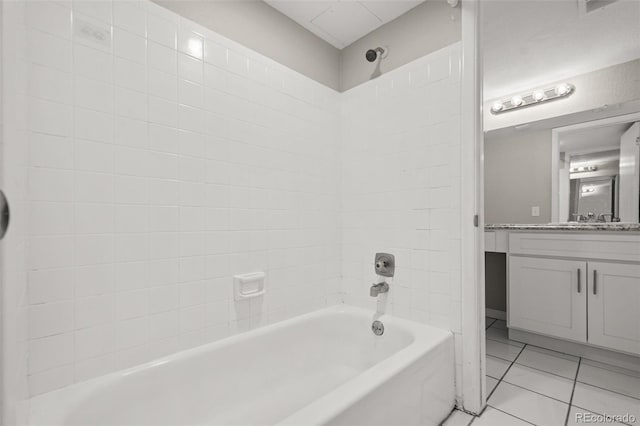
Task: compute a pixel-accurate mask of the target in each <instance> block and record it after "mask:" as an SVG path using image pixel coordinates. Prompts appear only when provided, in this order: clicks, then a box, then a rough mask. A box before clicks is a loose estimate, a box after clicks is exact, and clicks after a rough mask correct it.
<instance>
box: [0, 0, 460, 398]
mask: <svg viewBox="0 0 640 426" xmlns="http://www.w3.org/2000/svg"><path fill="white" fill-rule="evenodd" d="M15 4H18V2H15ZM24 4H26V5H28V6H27V7H26V8H24V11H23V12H24V13H23V15H24V18H22V19H19V20H16V21H15V22H14V26H15V27H19V29H20V30H21V31H24V32H25V33H26V35H27V36H26V37H24V38H25V39H26V40H27V42H26V46H25V47H22V46H21V45H20V43H19V41H20V38H19V37H15V38H13V39H12V40H11V43H9V45H12V44H13V45H15V50H16V51H17V52H19V54H20V55H22V56H24V57H25V58H26V66H25V67H24V68H25V72H24V76H25V77H23V79H24V80H26V84H25V88H24V90H23V91H22V92H21V93H23V97H24V99H26V101H25V102H24V105H25V110H26V112H27V113H28V114H26V115H28V117H29V120H28V122H27V123H26V124H25V127H26V130H27V131H25V132H23V133H24V134H23V135H22V139H20V138H18V137H14V138H12V139H11V140H12V141H14V142H16V143H15V144H13V145H11V149H13V150H16V149H21V147H22V146H24V147H26V148H28V150H26V149H25V150H24V152H21V153H20V155H22V156H23V157H24V158H25V162H26V164H24V165H23V164H21V163H17V164H16V169H18V168H20V167H23V169H24V166H27V167H28V169H24V171H19V173H16V174H15V176H18V177H20V176H22V177H27V176H28V180H26V181H25V182H20V181H18V182H16V183H15V185H14V186H15V187H17V188H20V184H21V183H22V188H24V193H26V194H27V197H28V199H27V201H28V207H29V208H28V209H27V208H26V206H25V208H24V211H28V212H29V214H25V215H24V217H25V223H24V226H23V229H25V230H26V231H25V234H26V238H25V239H26V242H27V244H26V245H22V246H20V247H26V250H23V251H16V252H13V254H14V255H15V256H16V257H15V258H16V259H19V260H20V256H22V257H23V258H24V260H23V262H26V264H27V265H26V267H24V268H22V266H21V264H20V263H19V262H17V263H16V264H15V265H16V267H15V271H14V272H15V273H16V274H20V272H21V271H23V269H24V270H25V271H27V274H26V275H27V276H26V277H25V278H24V280H23V281H24V282H27V284H28V286H27V289H26V291H24V293H26V294H22V293H21V291H22V287H20V285H19V282H21V281H19V280H14V281H12V282H15V283H16V285H15V288H14V289H13V290H14V291H15V292H16V293H17V295H16V297H15V300H16V304H17V305H18V306H19V307H20V308H23V311H21V310H20V309H19V310H18V312H17V313H16V315H15V318H16V321H15V323H16V325H17V326H18V327H19V325H20V324H25V325H26V324H28V327H25V330H24V332H23V333H22V334H23V335H24V336H23V338H24V343H25V345H26V349H25V351H26V352H28V357H26V358H27V366H26V367H25V368H26V370H27V371H26V374H24V375H25V376H26V377H27V378H28V392H29V394H30V395H36V394H39V393H43V392H47V391H50V390H53V389H56V388H59V387H62V386H66V385H68V384H71V383H74V382H78V381H82V380H87V379H90V378H92V377H95V376H98V375H102V374H106V373H108V372H111V371H114V370H116V369H120V368H124V367H128V366H131V365H136V364H139V363H142V362H145V361H147V360H150V359H153V358H156V357H159V356H162V355H165V354H169V353H172V352H175V351H177V350H180V349H184V348H188V347H191V346H195V345H199V344H202V343H205V342H208V341H212V340H216V339H219V338H223V337H225V336H227V335H229V334H233V333H237V332H242V331H246V330H249V329H251V328H254V327H257V326H261V325H264V324H267V323H269V322H272V321H278V320H282V319H285V318H287V317H290V316H294V315H297V314H300V313H303V312H307V311H309V310H313V309H316V308H319V307H322V306H324V305H326V304H331V303H337V302H340V301H342V300H343V298H344V299H345V300H346V301H347V302H348V303H353V304H356V305H361V306H366V307H375V305H374V303H375V302H374V301H373V300H372V299H371V298H369V296H368V288H369V286H370V284H371V283H372V281H373V280H374V274H373V255H374V253H375V252H377V251H389V252H391V253H394V254H395V255H396V259H397V262H398V270H397V277H396V279H395V280H394V281H393V282H392V291H391V293H390V295H389V300H385V299H384V298H382V300H383V301H382V302H381V304H380V306H379V308H381V309H386V310H388V311H390V312H393V313H394V314H397V315H400V316H403V317H409V318H412V319H415V320H418V321H421V322H425V323H429V324H433V325H437V326H440V327H444V328H447V329H451V330H453V331H454V332H456V333H457V334H456V337H457V343H458V346H457V347H459V341H460V337H461V336H460V235H459V229H458V228H457V226H456V224H457V223H459V220H458V219H459V215H460V211H459V205H460V189H459V187H460V167H459V161H460V152H459V151H460V148H459V137H460V136H459V125H458V122H459V113H460V89H459V73H460V46H459V44H455V45H452V46H450V47H448V48H445V49H443V50H441V51H438V52H436V53H434V54H431V55H429V56H427V57H425V58H422V59H420V60H417V61H415V62H413V63H411V64H409V65H407V66H405V67H403V68H400V69H398V70H395V71H393V72H391V73H389V74H387V75H385V76H383V77H381V78H379V79H376V80H374V81H372V82H369V83H366V84H363V85H362V86H359V87H357V88H355V89H352V90H350V91H348V92H346V93H344V94H341V95H338V94H337V93H335V92H333V91H332V90H330V89H327V88H325V87H323V86H321V85H320V84H318V83H316V82H313V81H311V80H309V79H307V78H305V77H302V76H300V75H299V74H296V73H295V72H293V71H291V70H288V69H287V68H285V67H283V66H281V65H279V64H277V63H275V62H273V61H271V60H269V59H266V58H264V57H262V56H260V55H258V54H256V53H255V52H252V51H250V50H248V49H246V48H244V47H242V46H240V45H238V44H236V43H233V42H231V41H229V40H227V39H224V38H223V37H220V36H219V35H217V34H215V33H212V32H210V31H208V30H206V29H204V28H202V27H199V26H197V25H195V24H193V23H191V22H189V21H186V20H184V19H182V18H179V17H178V16H177V15H174V14H172V13H171V12H168V11H167V10H165V9H162V8H160V7H158V6H157V5H155V4H153V3H150V2H147V1H137V0H132V1H126V0H119V1H117V2H115V1H114V2H112V1H110V0H101V1H97V0H95V1H89V0H74V1H72V2H59V1H53V0H50V1H49V0H47V1H45V0H43V1H34V0H29V1H28V2H25V3H24ZM15 16H18V15H17V14H16V15H15ZM72 16H73V22H72ZM45 18H46V19H45ZM86 26H90V27H91V28H93V29H94V30H96V31H97V32H98V33H99V34H102V35H105V39H104V40H102V41H96V40H92V39H90V38H87V37H86V36H84V35H83V32H82V31H80V30H79V28H83V27H86ZM7 28H8V27H7ZM14 29H15V28H14V27H12V31H13V30H14ZM6 31H8V30H6V29H5V30H3V35H5V36H6ZM12 35H13V34H12ZM8 58H9V56H8V55H7V53H6V52H3V60H6V59H8ZM18 65H19V64H17V63H16V66H15V67H14V68H11V67H8V68H7V67H5V69H15V70H21V69H22V67H21V66H18ZM3 79H4V81H5V82H8V81H14V80H11V79H10V78H8V77H6V76H4V77H3ZM20 102H21V101H19V100H16V101H15V103H16V104H20ZM15 110H17V108H15V109H12V113H13V112H14V111H15ZM7 111H8V110H7V109H5V114H6V113H7ZM3 118H4V119H5V121H6V118H7V116H6V115H5V117H3ZM11 118H13V117H11ZM14 121H15V122H16V123H18V124H19V123H21V121H20V120H14ZM14 121H12V123H13V122H14ZM18 124H16V126H15V127H17V128H18V127H19V126H18ZM4 133H5V136H6V134H7V132H6V131H5V132H4ZM17 141H23V142H24V143H23V144H22V145H20V144H19V143H17ZM9 155H10V156H11V158H12V159H16V158H22V157H20V155H18V153H16V152H9V154H8V156H9ZM20 173H22V174H20ZM15 198H16V199H18V198H19V197H15ZM18 208H19V204H18ZM17 211H20V210H19V209H18V210H17ZM14 226H16V227H17V226H19V225H14ZM14 229H16V228H14ZM17 246H19V244H18V245H17ZM5 259H8V257H6V256H5ZM255 270H264V271H265V272H266V273H267V277H268V285H269V291H268V294H267V295H266V296H265V297H264V299H256V300H253V301H251V302H249V303H246V302H243V304H238V303H235V302H234V301H233V298H232V278H231V277H232V276H233V275H234V274H237V273H243V272H251V271H255ZM7 276H8V272H5V273H4V274H3V278H5V279H6V277H7ZM21 315H22V316H21ZM25 318H26V319H25ZM18 353H19V351H18ZM19 357H20V355H18V358H19ZM458 367H460V362H459V360H458ZM25 388H26V386H25Z"/></svg>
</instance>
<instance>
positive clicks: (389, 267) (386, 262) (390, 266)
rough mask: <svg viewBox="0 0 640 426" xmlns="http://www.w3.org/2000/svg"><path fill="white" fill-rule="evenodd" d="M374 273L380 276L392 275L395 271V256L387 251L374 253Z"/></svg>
mask: <svg viewBox="0 0 640 426" xmlns="http://www.w3.org/2000/svg"><path fill="white" fill-rule="evenodd" d="M375 269H376V274H377V275H380V276H381V277H393V275H394V274H395V272H396V258H395V256H394V255H392V254H389V253H376V264H375Z"/></svg>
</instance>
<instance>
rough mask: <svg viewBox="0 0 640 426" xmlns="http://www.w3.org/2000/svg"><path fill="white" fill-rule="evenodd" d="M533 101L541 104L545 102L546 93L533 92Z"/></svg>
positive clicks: (540, 91)
mask: <svg viewBox="0 0 640 426" xmlns="http://www.w3.org/2000/svg"><path fill="white" fill-rule="evenodd" d="M533 99H534V100H535V101H536V102H539V101H541V100H543V99H544V92H543V91H542V90H537V91H535V92H533Z"/></svg>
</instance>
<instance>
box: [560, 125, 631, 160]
mask: <svg viewBox="0 0 640 426" xmlns="http://www.w3.org/2000/svg"><path fill="white" fill-rule="evenodd" d="M632 124H633V123H617V124H612V125H608V126H602V127H595V128H594V127H590V128H586V129H578V130H572V131H569V132H566V133H562V135H560V148H561V150H562V151H566V152H572V153H582V154H585V153H589V152H594V151H604V150H607V149H620V137H621V136H622V135H623V134H624V132H626V131H627V130H628V129H629V127H630V126H631V125H632Z"/></svg>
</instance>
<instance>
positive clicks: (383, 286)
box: [369, 281, 389, 297]
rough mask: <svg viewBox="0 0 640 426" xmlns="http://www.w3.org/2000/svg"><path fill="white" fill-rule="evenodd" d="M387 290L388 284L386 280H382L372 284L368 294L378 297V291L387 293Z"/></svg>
mask: <svg viewBox="0 0 640 426" xmlns="http://www.w3.org/2000/svg"><path fill="white" fill-rule="evenodd" d="M388 291H389V284H387V282H386V281H383V282H381V283H379V284H372V285H371V289H370V290H369V295H371V297H378V295H379V294H380V293H387V292H388Z"/></svg>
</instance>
